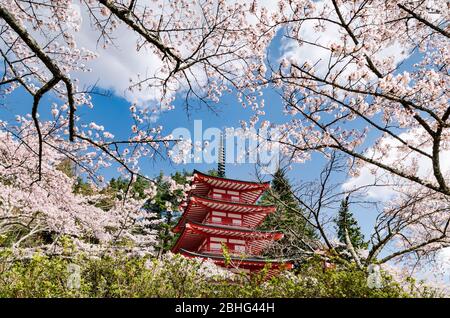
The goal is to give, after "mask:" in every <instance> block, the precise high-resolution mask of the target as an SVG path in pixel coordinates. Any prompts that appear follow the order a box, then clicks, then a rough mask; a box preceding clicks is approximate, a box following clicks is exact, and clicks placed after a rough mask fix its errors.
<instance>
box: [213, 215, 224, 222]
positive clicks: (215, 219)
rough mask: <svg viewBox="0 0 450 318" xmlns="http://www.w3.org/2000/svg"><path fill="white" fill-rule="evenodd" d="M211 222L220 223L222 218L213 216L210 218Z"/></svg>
mask: <svg viewBox="0 0 450 318" xmlns="http://www.w3.org/2000/svg"><path fill="white" fill-rule="evenodd" d="M211 221H212V222H214V223H222V218H221V217H217V216H213V217H212V218H211Z"/></svg>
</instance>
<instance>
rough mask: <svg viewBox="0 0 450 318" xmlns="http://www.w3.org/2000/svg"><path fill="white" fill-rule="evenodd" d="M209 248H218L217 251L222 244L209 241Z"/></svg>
mask: <svg viewBox="0 0 450 318" xmlns="http://www.w3.org/2000/svg"><path fill="white" fill-rule="evenodd" d="M209 248H210V249H211V250H218V251H220V250H221V249H222V244H220V243H210V244H209Z"/></svg>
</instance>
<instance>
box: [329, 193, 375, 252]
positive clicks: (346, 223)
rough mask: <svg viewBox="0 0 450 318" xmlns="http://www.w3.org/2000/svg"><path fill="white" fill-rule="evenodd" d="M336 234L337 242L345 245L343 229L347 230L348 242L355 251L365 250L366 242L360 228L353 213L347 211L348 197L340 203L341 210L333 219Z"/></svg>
mask: <svg viewBox="0 0 450 318" xmlns="http://www.w3.org/2000/svg"><path fill="white" fill-rule="evenodd" d="M335 222H336V227H337V234H338V238H339V241H340V242H341V243H343V244H346V240H345V229H346V228H347V232H348V236H349V238H350V242H351V243H352V245H353V247H354V248H355V249H366V248H367V246H368V242H366V241H365V240H364V235H363V234H362V232H361V228H360V227H359V226H358V221H356V219H355V217H354V216H353V213H352V212H351V211H350V210H349V203H348V197H347V198H346V199H345V200H343V201H342V202H341V208H340V209H339V213H338V216H337V218H336V219H335Z"/></svg>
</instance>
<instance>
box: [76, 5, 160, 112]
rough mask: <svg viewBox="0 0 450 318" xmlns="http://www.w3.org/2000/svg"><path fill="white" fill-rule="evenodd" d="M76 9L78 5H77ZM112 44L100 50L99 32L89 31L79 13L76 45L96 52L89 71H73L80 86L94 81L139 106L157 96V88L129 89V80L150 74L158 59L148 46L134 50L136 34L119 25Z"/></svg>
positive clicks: (158, 93) (83, 16)
mask: <svg viewBox="0 0 450 318" xmlns="http://www.w3.org/2000/svg"><path fill="white" fill-rule="evenodd" d="M78 10H80V9H79V7H78ZM113 36H114V45H110V46H108V48H106V49H104V48H103V47H102V45H101V41H100V42H99V43H100V44H98V45H97V40H98V37H99V32H97V31H95V30H93V28H92V26H91V22H90V20H89V16H88V14H87V12H82V26H81V29H80V31H79V32H78V33H76V41H77V43H78V46H79V47H84V48H86V49H89V50H91V51H94V52H96V53H97V54H98V58H97V59H95V60H93V61H92V62H90V63H89V67H90V68H91V69H92V72H89V73H77V74H75V75H76V77H77V78H78V79H79V80H80V84H81V86H90V85H93V84H97V85H98V86H99V87H101V88H103V89H108V90H111V91H112V92H113V93H114V94H115V95H117V96H120V97H123V98H125V99H127V100H128V101H130V102H136V103H138V104H140V105H142V104H145V103H148V102H150V101H154V100H157V99H159V98H160V96H161V95H160V92H159V90H157V89H144V90H142V91H137V90H133V91H130V90H129V89H128V88H129V86H130V79H133V80H135V79H136V75H137V74H144V75H145V74H149V75H150V74H151V75H153V74H154V73H155V72H156V71H157V70H158V69H159V68H160V67H161V66H162V62H161V60H160V58H159V57H157V56H156V55H155V54H154V53H153V52H150V51H149V50H148V49H145V48H143V49H141V50H140V51H137V50H136V45H137V40H138V36H137V35H136V34H135V33H133V32H131V31H130V30H129V29H127V28H126V27H125V26H123V25H121V26H119V27H118V29H117V30H115V31H114V35H113Z"/></svg>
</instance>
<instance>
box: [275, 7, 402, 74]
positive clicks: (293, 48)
mask: <svg viewBox="0 0 450 318" xmlns="http://www.w3.org/2000/svg"><path fill="white" fill-rule="evenodd" d="M325 6H326V1H317V2H316V3H315V12H317V16H320V12H321V11H323V10H324V7H325ZM341 10H342V11H343V15H344V16H345V10H346V7H345V6H343V7H342V8H341ZM325 11H326V12H328V10H327V9H325ZM327 18H328V19H331V20H334V21H339V19H338V17H337V15H336V14H335V11H334V10H332V12H331V13H330V15H329V16H327ZM321 23H322V25H323V26H324V30H321V31H318V30H317V29H315V27H314V26H315V25H316V24H317V21H315V20H306V21H304V22H302V26H301V28H300V34H299V36H298V37H299V38H300V39H302V40H303V41H304V42H303V45H302V46H299V44H298V42H297V41H295V40H292V39H290V38H284V39H283V47H282V50H283V51H284V53H283V55H282V57H281V58H286V59H287V60H291V61H295V62H296V63H297V64H298V65H303V64H304V63H305V62H307V63H308V65H311V66H312V65H314V70H315V74H316V75H319V76H324V75H325V74H326V73H327V71H328V70H329V61H330V53H331V52H330V50H329V49H328V48H330V45H331V44H340V45H342V46H343V45H344V44H343V41H342V36H343V35H346V34H347V33H346V31H345V30H343V28H340V27H339V26H338V25H336V24H334V23H331V22H328V21H321ZM352 26H353V27H355V23H353V24H352ZM408 56H409V52H408V50H405V48H404V44H400V43H398V42H395V43H393V44H391V45H389V46H386V47H384V48H382V49H381V50H380V51H378V52H377V54H376V55H375V57H374V58H375V59H376V60H383V59H386V58H392V60H393V61H394V64H398V63H400V62H402V61H403V60H405V59H406V58H407V57H408ZM348 61H349V58H345V59H344V60H342V61H340V62H339V63H337V64H336V65H335V66H334V68H333V70H334V72H335V73H339V72H340V71H341V70H342V69H344V71H343V72H341V74H340V76H339V79H340V81H341V82H345V81H346V80H347V76H348V75H349V74H350V73H352V72H354V71H356V70H357V69H358V68H359V67H358V66H357V65H356V64H355V63H354V62H353V63H351V64H348ZM335 62H336V58H335V57H333V58H332V59H331V63H330V65H333V63H335Z"/></svg>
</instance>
